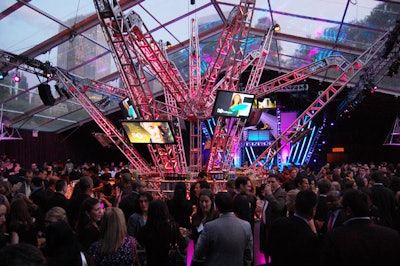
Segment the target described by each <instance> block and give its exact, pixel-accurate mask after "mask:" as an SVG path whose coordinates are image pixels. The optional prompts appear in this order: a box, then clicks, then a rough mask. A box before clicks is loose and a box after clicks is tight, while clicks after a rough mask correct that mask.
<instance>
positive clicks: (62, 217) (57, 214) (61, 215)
mask: <svg viewBox="0 0 400 266" xmlns="http://www.w3.org/2000/svg"><path fill="white" fill-rule="evenodd" d="M49 218H54V219H55V220H56V221H64V222H66V223H68V219H67V213H66V211H65V210H64V209H63V208H61V207H57V206H56V207H53V208H51V209H50V210H48V211H47V212H46V216H45V218H44V219H45V220H49Z"/></svg>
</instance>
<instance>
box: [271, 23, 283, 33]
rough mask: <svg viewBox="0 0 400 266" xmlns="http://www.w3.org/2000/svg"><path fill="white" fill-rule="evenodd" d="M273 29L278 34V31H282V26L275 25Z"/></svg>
mask: <svg viewBox="0 0 400 266" xmlns="http://www.w3.org/2000/svg"><path fill="white" fill-rule="evenodd" d="M273 29H274V31H275V32H278V31H280V30H281V26H279V24H275V25H274V27H273Z"/></svg>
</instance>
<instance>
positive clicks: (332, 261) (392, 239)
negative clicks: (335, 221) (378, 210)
mask: <svg viewBox="0 0 400 266" xmlns="http://www.w3.org/2000/svg"><path fill="white" fill-rule="evenodd" d="M399 246H400V237H399V234H398V233H397V231H395V230H393V229H391V228H387V227H384V226H380V225H377V224H374V223H372V222H371V221H370V220H366V219H354V220H353V219H350V220H348V221H347V222H345V223H344V224H343V226H340V227H337V228H335V229H334V230H333V231H332V232H331V233H329V234H327V235H326V236H325V240H324V245H323V249H322V252H321V260H322V261H321V265H326V266H330V265H341V266H346V265H360V266H361V265H363V266H369V265H371V266H372V265H385V266H391V265H393V266H394V265H398V264H399V261H398V247H399Z"/></svg>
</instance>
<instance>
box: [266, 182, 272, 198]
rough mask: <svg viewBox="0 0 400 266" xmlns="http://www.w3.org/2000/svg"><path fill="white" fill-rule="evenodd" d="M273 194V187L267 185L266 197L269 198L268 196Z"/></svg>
mask: <svg viewBox="0 0 400 266" xmlns="http://www.w3.org/2000/svg"><path fill="white" fill-rule="evenodd" d="M271 194H272V188H271V185H268V184H267V185H266V186H265V195H266V196H268V195H271Z"/></svg>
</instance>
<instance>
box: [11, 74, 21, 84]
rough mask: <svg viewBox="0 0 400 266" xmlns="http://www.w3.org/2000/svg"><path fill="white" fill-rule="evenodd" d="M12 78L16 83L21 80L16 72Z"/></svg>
mask: <svg viewBox="0 0 400 266" xmlns="http://www.w3.org/2000/svg"><path fill="white" fill-rule="evenodd" d="M12 79H13V81H14V82H15V83H18V82H20V81H21V77H20V76H19V75H18V74H15V75H14V76H12Z"/></svg>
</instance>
